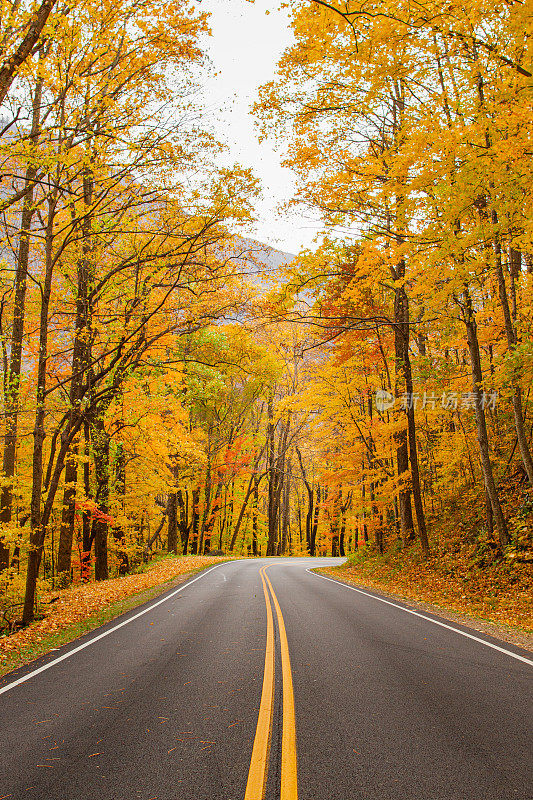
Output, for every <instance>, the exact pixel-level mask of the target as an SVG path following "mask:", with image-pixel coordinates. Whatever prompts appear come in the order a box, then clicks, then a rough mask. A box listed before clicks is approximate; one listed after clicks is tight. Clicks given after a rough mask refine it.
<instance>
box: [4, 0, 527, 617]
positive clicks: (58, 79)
mask: <svg viewBox="0 0 533 800" xmlns="http://www.w3.org/2000/svg"><path fill="white" fill-rule="evenodd" d="M290 8H291V15H292V16H291V19H292V22H291V24H292V28H293V33H294V42H293V43H292V44H291V45H290V46H289V47H288V49H287V50H286V52H285V53H284V54H283V55H282V57H281V60H280V62H279V65H278V72H277V75H276V77H275V78H274V79H273V80H272V81H271V82H270V83H268V84H267V85H265V86H264V87H263V88H262V89H261V92H260V98H259V101H258V103H257V105H256V109H255V112H256V115H257V117H258V119H259V120H260V124H261V125H262V127H263V132H264V133H265V134H269V133H272V132H278V133H279V134H280V136H279V140H280V141H285V142H287V144H286V152H285V155H284V159H285V164H286V165H287V166H290V167H291V168H292V169H293V170H294V172H295V174H296V175H297V178H298V186H297V191H296V193H295V203H299V204H303V205H305V206H307V207H310V208H312V209H313V210H314V211H315V212H316V211H318V212H319V213H320V215H321V217H322V219H323V222H324V235H323V237H322V238H321V239H320V242H319V243H317V245H316V247H314V248H313V249H310V250H308V251H305V252H303V253H300V254H299V255H298V256H297V257H296V258H295V259H294V260H293V261H292V262H290V263H288V264H286V265H284V266H282V267H281V268H280V269H279V270H278V272H277V274H276V275H275V276H274V280H273V281H270V282H267V280H266V277H263V275H262V274H261V271H262V262H263V260H265V259H266V261H268V249H265V248H262V246H261V245H258V243H254V242H251V241H250V240H247V239H245V238H242V237H240V236H239V235H238V232H239V226H240V225H241V224H242V223H246V222H247V221H248V220H250V218H251V215H252V206H253V200H254V197H255V196H256V194H257V191H258V187H257V184H256V181H255V179H254V177H253V175H252V173H251V172H250V171H249V170H248V169H247V168H246V167H237V166H236V167H234V168H232V169H228V168H221V167H220V166H218V164H217V158H218V153H219V145H218V143H217V142H216V140H215V138H214V136H213V135H212V134H211V133H208V132H207V131H205V130H204V129H203V128H202V127H201V122H200V121H197V118H196V117H195V116H194V115H191V114H190V113H189V112H190V109H191V104H194V89H195V85H196V81H197V78H198V73H199V72H200V71H201V69H202V66H203V65H204V61H205V59H204V55H203V52H202V47H201V41H202V36H203V35H204V34H205V33H206V32H207V31H208V20H207V17H206V15H204V14H202V13H201V12H199V11H198V9H197V8H196V7H195V6H194V5H191V6H190V7H189V6H187V5H185V6H184V5H182V4H177V3H173V4H171V5H170V6H166V7H165V8H164V9H162V8H161V7H160V5H157V4H156V3H154V2H153V0H127V2H126V3H125V4H122V5H121V6H120V7H117V6H116V4H115V5H114V4H112V3H109V2H107V1H106V2H98V3H95V2H93V0H76V2H74V3H73V4H69V6H68V7H66V6H65V7H63V6H60V5H58V4H55V3H42V4H39V3H37V4H29V3H26V4H25V3H22V4H11V3H5V4H3V5H1V7H0V18H1V19H2V20H3V22H4V26H5V35H4V39H3V46H2V54H1V59H0V95H1V98H2V99H1V100H0V102H2V127H1V131H0V133H1V135H0V163H1V165H2V171H1V173H2V178H1V181H2V182H1V184H0V185H1V197H0V211H1V213H2V218H1V221H0V235H1V237H2V248H3V249H2V272H1V273H0V342H1V346H2V353H1V355H2V361H3V375H4V382H3V412H4V415H3V418H2V419H3V422H2V430H1V436H2V441H3V449H2V458H3V462H2V471H3V478H2V486H1V493H0V526H1V528H0V584H1V587H2V594H3V598H2V602H4V601H5V604H9V603H13V602H22V600H21V598H22V597H24V611H23V620H22V622H23V623H24V624H26V623H28V622H30V621H31V620H32V619H33V618H34V615H35V611H36V607H37V606H38V598H39V596H40V594H42V593H46V592H48V591H49V590H50V589H52V588H53V589H57V588H64V587H68V586H69V585H70V584H72V583H74V584H75V585H76V584H77V583H90V582H91V581H92V579H93V578H94V579H95V580H96V581H101V580H106V579H107V578H108V577H111V576H115V575H117V574H118V575H121V576H125V575H126V574H127V573H129V572H131V571H132V570H137V569H141V568H142V565H143V563H144V562H145V561H147V560H149V559H150V558H152V557H153V556H154V555H155V554H161V553H162V552H167V553H169V554H171V555H180V556H188V555H193V556H203V555H204V554H208V553H213V552H218V551H220V552H225V553H233V554H241V555H250V556H259V555H268V556H277V555H299V554H306V553H307V554H310V555H313V556H314V555H322V554H332V555H350V554H351V555H352V556H353V557H354V558H356V559H357V558H359V559H362V558H363V554H370V555H372V554H374V555H376V557H381V556H383V557H384V558H385V557H387V554H389V555H391V554H397V553H403V554H406V555H405V558H406V560H409V559H410V558H411V555H409V554H411V553H413V552H416V553H418V552H420V554H421V557H422V558H423V559H424V560H426V562H427V560H428V559H431V557H433V554H435V553H436V555H435V556H434V558H435V559H436V560H437V561H438V560H439V558H440V557H441V556H442V558H441V560H442V561H443V563H447V562H446V558H445V557H444V556H446V555H447V554H448V552H451V551H454V548H456V547H457V548H460V547H463V546H464V547H465V548H466V549H465V551H464V552H465V553H467V555H465V556H464V558H465V560H467V559H471V560H472V563H476V564H477V563H479V564H481V565H482V566H481V567H480V569H484V570H487V568H488V567H487V564H486V553H487V552H489V553H491V554H492V556H493V557H494V559H495V560H497V561H498V563H499V564H502V565H504V566H502V567H501V570H502V574H503V573H504V572H505V569H508V570H511V569H514V570H515V573H514V574H515V576H516V575H519V573H520V570H521V569H522V568H525V567H527V563H528V559H529V558H530V556H529V548H530V547H531V520H530V516H529V514H530V512H529V508H530V505H529V504H530V503H531V496H530V494H531V487H532V485H533V460H532V455H531V421H530V416H531V414H530V408H529V406H530V397H529V393H530V385H531V380H532V377H533V360H532V357H531V324H532V306H531V300H530V298H531V290H532V286H531V283H532V280H533V224H532V221H531V208H532V207H533V203H532V192H533V175H532V172H531V163H530V162H531V157H530V154H531V147H532V142H533V122H532V120H533V114H532V110H533V109H532V105H533V83H532V71H533V70H532V67H531V64H532V57H533V45H532V43H531V42H532V34H533V30H532V23H531V20H530V16H529V15H528V13H527V8H526V4H523V3H520V2H510V3H503V2H502V3H497V4H494V3H490V4H489V3H487V2H486V0H475V2H473V3H472V4H470V5H469V8H468V9H465V8H464V7H463V6H461V5H460V4H458V3H455V2H453V3H446V4H444V3H442V2H440V0H423V2H422V3H419V4H417V5H416V6H413V5H412V4H411V3H409V2H407V0H405V1H404V0H400V2H395V3H391V2H388V0H387V1H386V2H380V3H377V2H370V3H369V2H365V3H362V2H360V0H343V2H338V0H332V2H326V0H306V2H303V3H301V2H294V3H291V4H290ZM270 277H272V275H270ZM470 505H472V506H473V507H474V509H475V510H476V513H477V517H476V519H475V520H473V521H472V528H471V532H470V534H468V536H467V535H465V537H464V539H465V541H464V542H462V543H460V544H459V545H457V544H456V541H455V539H454V540H453V541H452V539H450V538H449V537H448V538H447V536H446V535H445V534H444V533H443V531H442V525H441V521H442V518H443V517H444V518H446V515H448V514H451V515H452V516H453V515H457V516H460V515H461V513H462V511H461V509H465V508H466V507H467V506H468V507H470ZM472 531H473V533H472ZM450 536H451V534H450ZM468 537H470V538H468ZM468 548H470V549H468ZM442 554H444V556H443V555H442ZM480 554H481V555H480ZM427 563H429V562H427ZM504 567H505V569H504ZM427 569H429V568H427ZM505 574H507V573H505ZM520 574H521V573H520ZM500 577H501V576H500ZM502 580H503V578H502Z"/></svg>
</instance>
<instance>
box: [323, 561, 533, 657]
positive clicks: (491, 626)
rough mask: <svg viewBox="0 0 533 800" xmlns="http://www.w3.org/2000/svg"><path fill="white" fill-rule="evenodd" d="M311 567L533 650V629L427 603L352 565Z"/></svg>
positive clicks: (479, 631)
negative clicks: (371, 578)
mask: <svg viewBox="0 0 533 800" xmlns="http://www.w3.org/2000/svg"><path fill="white" fill-rule="evenodd" d="M310 571H311V572H316V573H318V574H321V575H324V576H326V577H328V578H332V579H333V580H335V581H337V582H338V583H344V584H346V585H347V586H354V587H356V588H358V589H362V590H363V591H368V592H370V593H371V594H375V595H377V596H381V597H383V598H384V599H386V600H393V601H397V602H399V603H401V604H402V605H404V606H406V607H407V608H410V609H412V610H413V611H418V612H420V613H428V614H434V615H435V616H437V617H440V618H442V619H445V620H448V621H449V622H456V623H458V624H459V625H462V626H463V627H465V628H470V629H471V630H473V631H477V632H478V633H483V634H485V635H487V636H491V637H493V638H495V639H499V640H500V641H503V642H509V644H513V645H515V646H517V647H520V648H522V649H523V650H527V651H528V652H530V653H533V633H531V632H529V631H527V630H525V629H523V628H519V627H517V626H513V625H502V624H499V623H495V622H491V621H489V620H486V619H483V618H481V617H477V616H474V615H471V614H465V613H460V612H457V611H454V610H452V609H450V608H447V607H446V606H442V605H437V604H436V603H428V602H425V601H423V600H420V599H416V598H414V597H413V596H407V595H405V594H398V593H395V592H391V591H390V590H388V589H387V587H385V586H383V585H380V584H378V583H377V582H375V581H372V582H367V581H364V580H361V579H360V577H359V576H353V575H352V574H350V573H351V571H350V568H349V567H348V568H346V567H317V568H315V569H312V570H310Z"/></svg>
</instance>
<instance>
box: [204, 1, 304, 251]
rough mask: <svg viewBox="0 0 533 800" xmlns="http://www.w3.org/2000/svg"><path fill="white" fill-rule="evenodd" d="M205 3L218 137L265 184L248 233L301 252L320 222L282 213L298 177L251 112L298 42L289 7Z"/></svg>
mask: <svg viewBox="0 0 533 800" xmlns="http://www.w3.org/2000/svg"><path fill="white" fill-rule="evenodd" d="M201 6H202V8H203V9H205V10H206V11H209V12H211V19H210V23H211V28H212V31H213V36H211V37H209V39H208V40H207V42H206V45H207V51H208V55H209V57H210V59H211V60H212V62H213V67H214V69H213V71H214V72H216V73H218V74H217V75H215V76H213V77H212V78H210V79H209V80H207V81H206V83H205V88H204V93H203V98H204V103H205V105H206V108H207V110H208V111H209V114H210V115H211V117H212V119H213V121H215V122H216V131H217V134H218V137H219V138H222V140H223V141H225V142H226V143H227V145H228V146H229V148H230V152H229V156H228V158H229V161H230V162H231V163H233V162H235V161H238V162H239V163H241V164H242V165H243V166H248V167H251V168H252V169H253V171H254V173H255V174H256V175H257V177H258V178H260V179H261V182H262V186H263V199H262V200H261V201H260V203H259V204H258V217H259V221H258V223H257V225H256V226H255V227H254V229H250V230H249V231H248V232H247V233H248V235H250V236H253V237H254V238H257V239H259V240H260V241H262V242H266V243H267V244H270V245H272V246H273V247H276V248H277V249H279V250H284V251H286V252H290V253H297V252H298V251H299V250H300V249H302V248H303V247H308V246H309V245H310V244H311V242H312V240H313V237H314V236H315V233H316V231H317V229H318V227H319V225H318V223H317V222H316V221H314V220H313V219H312V217H311V216H310V215H309V216H306V215H301V214H298V215H296V214H291V215H290V216H289V215H288V214H287V213H282V214H281V215H279V214H278V213H277V207H278V206H279V205H280V204H281V203H283V202H284V201H286V200H288V199H290V198H291V197H292V195H293V193H294V176H293V174H292V172H291V171H290V170H288V169H286V168H283V167H281V165H280V160H281V158H282V155H281V152H280V151H278V150H275V149H274V143H273V142H263V143H261V144H259V142H258V134H257V130H256V129H255V127H254V121H253V118H252V116H251V115H250V107H251V105H252V104H253V102H254V101H255V100H256V99H257V89H258V87H259V86H260V85H261V84H263V83H266V82H267V81H268V80H270V79H271V78H272V77H273V76H274V73H275V68H276V63H277V60H278V58H279V56H280V55H281V53H282V52H283V50H284V49H285V47H286V46H287V45H288V44H290V43H291V41H292V34H291V31H290V28H289V22H288V13H287V10H286V9H284V10H278V0H255V3H249V2H247V0H202V2H201ZM267 11H268V12H270V13H268V14H267V13H265V12H267Z"/></svg>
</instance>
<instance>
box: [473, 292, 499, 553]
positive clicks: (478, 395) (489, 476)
mask: <svg viewBox="0 0 533 800" xmlns="http://www.w3.org/2000/svg"><path fill="white" fill-rule="evenodd" d="M464 310H465V313H464V323H465V326H466V333H467V340H468V350H469V353H470V364H471V368H472V391H473V394H474V402H475V415H476V429H477V439H478V444H479V452H480V458H481V468H482V470H483V478H484V482H485V489H486V492H487V494H488V496H489V499H490V504H491V506H492V513H493V515H494V520H495V522H496V527H497V528H498V534H499V538H500V545H501V546H502V548H503V547H506V546H507V545H508V544H509V531H508V529H507V523H506V522H505V517H504V516H503V511H502V508H501V505H500V498H499V497H498V490H497V489H496V483H495V481H494V474H493V472H492V464H491V461H490V451H489V436H488V432H487V421H486V419H485V411H484V408H483V402H482V386H483V372H482V369H481V358H480V354H479V342H478V337H477V324H476V320H475V316H474V310H473V308H472V301H471V298H470V295H469V293H468V290H466V289H465V309H464Z"/></svg>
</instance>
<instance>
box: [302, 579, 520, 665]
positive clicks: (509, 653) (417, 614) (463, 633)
mask: <svg viewBox="0 0 533 800" xmlns="http://www.w3.org/2000/svg"><path fill="white" fill-rule="evenodd" d="M306 572H308V573H309V574H310V575H315V576H316V577H317V578H324V580H325V581H331V583H335V584H336V585H337V586H344V588H345V589H351V590H352V592H358V593H359V594H364V595H365V597H371V598H372V600H379V602H380V603H385V604H386V605H388V606H393V607H394V608H399V609H400V611H405V612H406V613H407V614H412V615H413V616H414V617H420V619H425V620H427V621H428V622H432V623H433V624H434V625H440V627H441V628H446V629H447V630H449V631H453V632H454V633H458V634H459V635H460V636H465V637H466V638H467V639H472V640H473V641H474V642H479V643H480V644H484V645H485V647H491V648H492V649H493V650H498V652H500V653H505V655H506V656H511V658H516V660H517V661H523V662H524V663H525V664H529V665H530V666H531V667H533V661H532V660H531V659H529V658H525V656H519V655H518V654H517V653H513V652H512V651H511V650H506V649H505V648H504V647H498V645H496V644H492V643H491V642H486V641H485V639H480V638H479V636H473V635H472V634H471V633H466V631H461V630H459V628H454V627H453V625H446V623H445V622H439V620H437V619H432V618H431V617H427V616H426V615H425V614H420V612H418V611H413V610H412V609H411V608H405V607H404V606H400V605H398V604H397V603H393V602H392V601H391V600H385V599H384V598H383V597H378V596H377V595H375V594H370V592H364V591H363V590H362V589H356V587H355V586H348V584H347V583H342V581H337V580H335V579H334V578H328V577H326V575H321V574H320V573H319V572H312V571H311V570H310V569H306Z"/></svg>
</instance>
